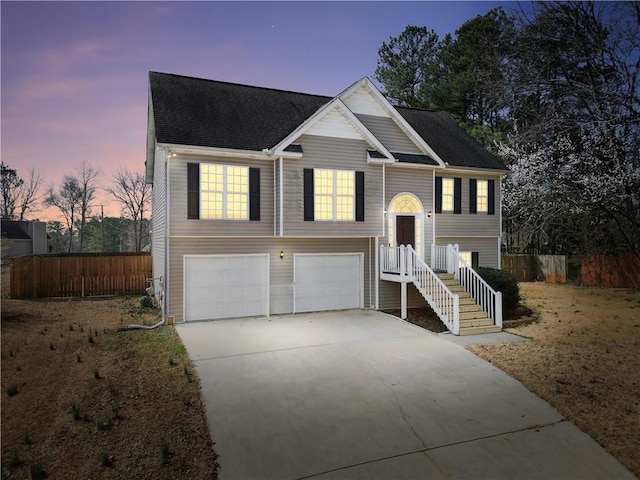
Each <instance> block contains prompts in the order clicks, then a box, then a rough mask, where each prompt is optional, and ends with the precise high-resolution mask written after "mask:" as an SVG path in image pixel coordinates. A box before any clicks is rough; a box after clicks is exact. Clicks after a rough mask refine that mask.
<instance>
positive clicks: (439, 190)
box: [436, 177, 442, 213]
mask: <svg viewBox="0 0 640 480" xmlns="http://www.w3.org/2000/svg"><path fill="white" fill-rule="evenodd" d="M436 213H442V177H436Z"/></svg>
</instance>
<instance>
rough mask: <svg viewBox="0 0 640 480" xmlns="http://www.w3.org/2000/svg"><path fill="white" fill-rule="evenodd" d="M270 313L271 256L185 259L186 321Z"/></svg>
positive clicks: (204, 256)
mask: <svg viewBox="0 0 640 480" xmlns="http://www.w3.org/2000/svg"><path fill="white" fill-rule="evenodd" d="M268 314H269V255H268V254H264V255H262V254H261V255H193V256H191V255H187V256H185V257H184V319H185V320H186V321H190V320H215V319H216V318H234V317H252V316H261V315H268Z"/></svg>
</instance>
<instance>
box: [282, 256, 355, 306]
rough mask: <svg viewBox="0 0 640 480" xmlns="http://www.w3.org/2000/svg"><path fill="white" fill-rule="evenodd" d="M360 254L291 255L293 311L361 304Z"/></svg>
mask: <svg viewBox="0 0 640 480" xmlns="http://www.w3.org/2000/svg"><path fill="white" fill-rule="evenodd" d="M363 259H364V257H363V254H361V253H345V254H296V255H294V264H295V266H294V284H295V311H296V312H316V311H322V310H342V309H348V308H362V298H363V297H362V291H363V289H364V287H363V281H364V267H363V263H364V262H363Z"/></svg>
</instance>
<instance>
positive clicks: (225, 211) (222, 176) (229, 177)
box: [200, 163, 249, 220]
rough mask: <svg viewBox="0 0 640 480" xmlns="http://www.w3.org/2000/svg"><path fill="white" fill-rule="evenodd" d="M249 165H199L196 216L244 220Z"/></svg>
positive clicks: (247, 193)
mask: <svg viewBox="0 0 640 480" xmlns="http://www.w3.org/2000/svg"><path fill="white" fill-rule="evenodd" d="M248 210H249V168H248V167H239V166H232V165H213V164H207V163H203V164H201V165H200V218H216V219H224V220H247V219H248Z"/></svg>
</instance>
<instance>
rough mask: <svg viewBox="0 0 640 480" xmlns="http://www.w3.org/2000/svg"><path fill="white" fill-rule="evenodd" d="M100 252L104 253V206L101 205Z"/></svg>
mask: <svg viewBox="0 0 640 480" xmlns="http://www.w3.org/2000/svg"><path fill="white" fill-rule="evenodd" d="M100 252H101V253H104V205H100Z"/></svg>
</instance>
